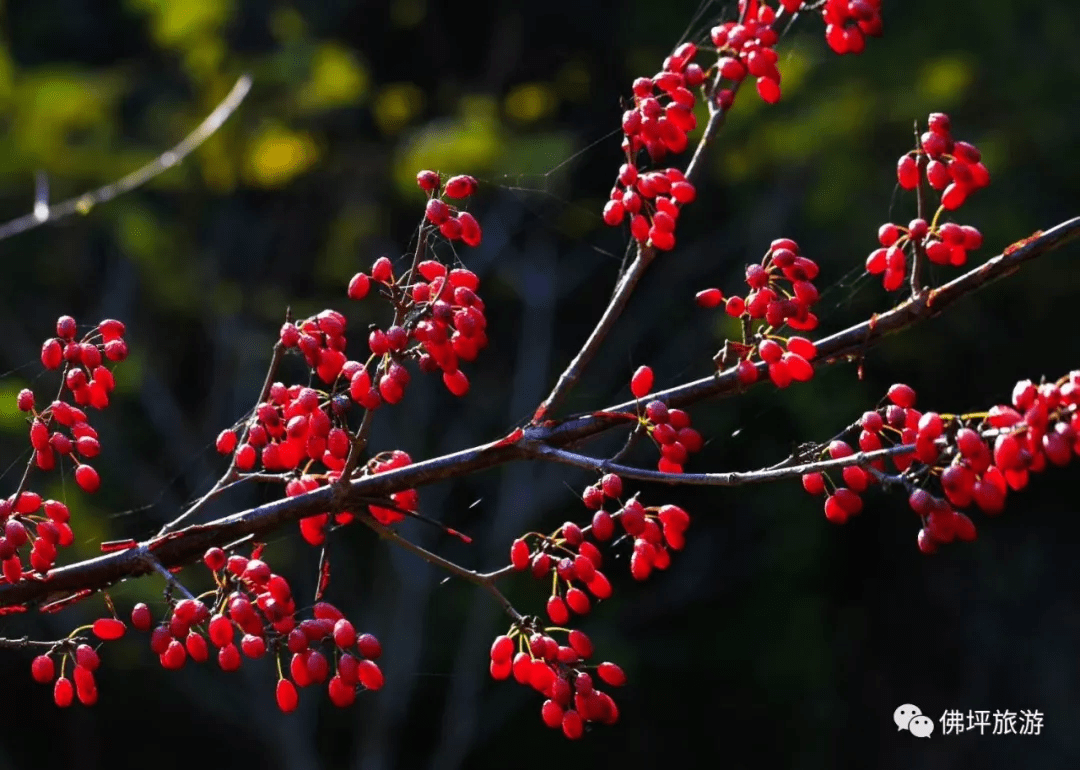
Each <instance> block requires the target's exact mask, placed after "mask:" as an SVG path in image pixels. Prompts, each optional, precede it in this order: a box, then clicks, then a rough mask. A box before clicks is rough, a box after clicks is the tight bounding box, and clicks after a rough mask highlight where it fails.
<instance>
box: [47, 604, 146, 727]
mask: <svg viewBox="0 0 1080 770" xmlns="http://www.w3.org/2000/svg"><path fill="white" fill-rule="evenodd" d="M87 629H89V630H91V631H92V632H93V634H94V636H96V637H97V638H98V639H100V640H102V641H105V642H109V641H113V640H116V639H119V638H120V637H122V636H123V635H124V632H125V631H126V630H127V627H126V626H125V625H124V622H123V621H121V620H118V619H117V618H98V619H97V620H95V621H94V622H93V624H92V625H90V626H86V627H84V628H77V629H75V630H74V631H73V632H72V633H71V636H69V637H68V638H67V639H64V640H62V641H60V642H57V643H56V645H54V646H53V648H52V649H51V650H49V652H46V653H43V654H41V655H38V656H37V657H36V658H34V659H33V661H31V663H30V675H31V676H32V677H33V678H34V681H35V682H38V683H39V684H49V683H50V682H53V680H54V679H55V680H56V681H55V682H54V684H53V702H54V703H56V705H57V706H60V707H61V708H66V707H68V706H70V705H71V704H72V702H73V701H74V699H75V698H76V697H78V699H79V703H81V704H83V705H84V706H92V705H94V704H95V703H97V699H98V691H97V681H96V680H95V678H94V672H95V671H97V669H98V667H99V666H100V665H101V657H100V656H99V655H98V652H97V650H96V649H95V648H94V647H91V646H90V645H89V644H87V643H86V642H85V641H83V639H82V637H78V636H76V634H78V633H79V632H80V631H84V630H87ZM57 658H59V660H60V669H59V672H58V671H57V668H56V659H57ZM68 661H70V662H71V664H72V667H73V668H72V673H71V678H70V679H69V678H68V677H67V676H65V674H64V669H65V668H66V666H67V664H68ZM57 673H59V677H58V676H57Z"/></svg>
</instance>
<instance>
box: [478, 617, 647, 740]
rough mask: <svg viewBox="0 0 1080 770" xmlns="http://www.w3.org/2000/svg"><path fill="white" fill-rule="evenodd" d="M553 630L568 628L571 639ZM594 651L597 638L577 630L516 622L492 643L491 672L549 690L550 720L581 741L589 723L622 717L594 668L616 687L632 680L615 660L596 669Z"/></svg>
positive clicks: (545, 713) (545, 711)
mask: <svg viewBox="0 0 1080 770" xmlns="http://www.w3.org/2000/svg"><path fill="white" fill-rule="evenodd" d="M553 633H565V634H566V643H565V644H559V643H558V642H557V641H556V640H555V639H554V638H553V637H552V636H551V634H553ZM515 637H516V638H517V645H516V647H517V650H518V652H517V653H516V654H515V653H514V649H515V644H514V640H515ZM592 654H593V644H592V640H591V639H589V637H588V636H586V635H585V633H583V632H582V631H579V630H577V629H574V630H571V631H567V630H566V629H562V628H540V627H538V625H537V627H535V628H534V627H533V626H531V625H528V624H515V625H514V626H513V627H511V629H510V631H509V633H508V634H503V635H502V636H498V637H496V638H495V641H494V642H493V643H492V645H491V665H490V670H491V676H492V677H493V678H495V679H497V680H504V679H508V678H510V675H511V674H513V676H514V679H515V681H517V683H518V684H522V685H526V686H529V687H532V688H533V689H534V690H536V691H537V692H539V693H540V694H541V695H543V696H544V697H545V698H546V699H547V700H545V701H544V705H543V706H542V707H541V709H540V717H541V719H543V721H544V724H546V725H547V726H548V727H551V728H553V729H554V728H560V727H561V728H562V731H563V735H565V736H566V737H567V738H570V739H571V740H576V739H578V738H580V737H581V736H582V734H583V733H584V732H585V726H586V724H587V723H589V722H598V723H600V724H606V725H613V724H615V722H617V721H618V719H619V709H618V707H617V706H616V705H615V701H614V700H612V698H611V696H610V695H608V694H607V693H605V692H602V691H600V690H598V689H596V682H595V680H594V679H593V675H592V674H591V673H589V670H590V669H592V670H594V672H595V674H596V676H597V677H598V678H599V679H600V680H601V681H602V682H604V683H605V684H607V685H609V686H611V687H621V686H622V685H624V684H625V683H626V675H625V674H624V673H623V670H622V669H621V668H619V666H618V665H616V664H614V663H608V662H604V663H601V664H599V665H598V666H596V667H595V668H593V666H591V665H587V664H586V661H587V660H588V659H589V658H591V657H592Z"/></svg>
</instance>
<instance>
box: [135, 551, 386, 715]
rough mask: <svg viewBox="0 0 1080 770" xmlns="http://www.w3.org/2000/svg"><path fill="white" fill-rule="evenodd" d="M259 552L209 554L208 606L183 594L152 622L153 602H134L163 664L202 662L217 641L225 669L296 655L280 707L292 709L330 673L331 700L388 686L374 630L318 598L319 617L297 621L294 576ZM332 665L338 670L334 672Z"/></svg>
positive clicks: (281, 685)
mask: <svg viewBox="0 0 1080 770" xmlns="http://www.w3.org/2000/svg"><path fill="white" fill-rule="evenodd" d="M258 556H259V554H258V551H256V552H255V553H253V554H252V557H251V558H247V557H245V556H241V555H239V554H233V555H231V556H228V555H226V553H225V552H224V551H223V550H221V549H220V548H211V549H210V550H208V551H207V552H206V555H205V556H204V557H203V562H204V563H205V564H206V566H207V567H209V568H210V569H211V570H212V571H213V573H214V579H215V582H216V583H217V589H216V591H214V593H213V599H212V602H211V606H209V607H208V606H207V605H206V603H204V602H203V601H202V600H200V599H182V600H180V601H177V602H175V603H174V604H172V606H171V607H170V612H169V615H168V617H167V618H166V619H164V620H163V621H162V622H161V623H160V624H159V625H157V626H156V627H153V619H152V616H151V613H150V609H149V607H147V605H146V604H143V603H139V604H137V605H135V607H134V609H133V610H132V614H131V622H132V626H134V627H135V628H136V629H138V630H140V631H150V632H151V633H150V649H152V650H153V651H154V652H155V653H157V654H158V657H159V659H160V662H161V665H162V666H163V667H164V668H167V669H170V670H175V669H179V668H181V667H182V666H183V665H184V664H185V662H186V661H187V660H188V659H189V658H190V659H191V660H192V661H194V662H196V663H203V662H205V661H206V660H208V659H209V657H210V654H211V648H212V647H213V648H216V649H217V662H218V665H219V666H220V667H221V669H222V670H223V671H235V670H236V669H238V668H239V667H240V665H241V663H242V660H243V658H242V656H245V657H248V658H251V659H257V658H261V657H263V655H265V654H266V653H267V651H268V650H269V651H272V652H273V653H274V654H275V655H278V656H280V655H286V654H291V657H290V659H289V677H291V678H286V677H284V676H281V677H280V679H279V681H278V684H277V693H276V694H277V703H278V707H279V708H280V709H281V710H282V711H285V712H289V711H293V710H294V709H295V708H296V706H297V703H298V694H297V690H296V688H297V687H307V686H310V685H317V684H323V683H324V682H326V681H327V679H328V678H329V683H328V689H329V693H330V700H331V702H333V703H334V705H336V706H348V705H349V704H351V703H352V702H353V701H354V700H355V698H356V691H357V688H358V687H360V686H362V687H364V688H366V689H369V690H378V689H379V688H381V687H382V685H383V675H382V672H381V671H380V670H379V667H378V665H377V664H376V663H375V662H374V659H376V658H378V657H379V656H380V655H381V654H382V647H381V645H380V644H379V641H378V640H377V639H376V638H375V637H374V636H372V635H371V634H359V635H358V634H357V633H356V629H355V628H354V626H353V624H352V623H351V622H350V621H349V620H348V619H346V618H345V617H344V615H342V613H341V611H340V610H338V609H337V608H336V607H335V606H333V605H332V604H329V603H328V602H324V601H320V602H316V604H315V607H314V609H313V617H312V618H309V619H306V620H298V619H297V617H296V612H297V608H296V602H295V600H294V599H293V595H292V589H291V588H290V587H289V583H288V581H287V580H286V579H285V578H284V577H282V576H281V575H278V574H275V573H274V572H272V571H271V569H270V567H269V565H267V564H266V562H265V561H263V560H262V559H260V558H258ZM152 627H153V628H152ZM151 629H152V630H151ZM238 637H239V639H238ZM353 648H355V651H353ZM332 665H336V673H335V674H334V676H333V677H330V669H331V666H332Z"/></svg>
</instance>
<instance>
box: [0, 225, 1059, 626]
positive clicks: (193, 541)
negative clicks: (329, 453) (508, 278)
mask: <svg viewBox="0 0 1080 770" xmlns="http://www.w3.org/2000/svg"><path fill="white" fill-rule="evenodd" d="M1078 236H1080V217H1077V218H1074V219H1070V220H1068V221H1066V222H1062V223H1061V224H1059V225H1057V226H1056V227H1054V228H1052V229H1050V230H1048V231H1046V232H1044V233H1040V234H1038V235H1035V236H1032V237H1031V238H1028V239H1025V240H1023V241H1020V242H1018V243H1015V244H1013V245H1012V246H1010V247H1009V248H1007V249H1006V250H1005V252H1004V253H1002V254H1000V255H998V256H996V257H994V258H992V259H990V260H989V261H988V262H986V263H985V264H983V265H980V266H979V267H976V268H974V269H972V270H970V271H969V272H967V273H965V274H963V275H962V276H960V277H959V278H956V279H955V280H953V281H950V282H949V283H947V284H945V285H943V286H941V287H940V288H938V289H935V290H933V291H929V292H924V293H923V295H922V296H920V297H919V298H917V299H912V300H908V301H906V302H904V303H902V304H901V305H899V306H898V307H896V308H894V309H892V310H890V311H888V312H886V313H884V314H882V315H880V316H875V317H874V318H872V319H870V320H869V321H865V322H863V323H860V324H856V325H855V326H852V327H851V328H849V329H846V330H844V331H842V332H838V333H836V334H833V335H832V336H830V337H826V338H825V339H823V340H820V341H818V342H817V349H818V353H819V365H820V363H833V362H836V361H839V360H843V359H844V357H846V356H848V355H852V354H856V353H860V352H862V351H863V350H865V349H866V348H868V347H870V346H872V345H875V344H877V343H878V342H880V341H881V340H882V339H883V338H884V337H885V336H887V335H889V334H893V333H896V332H898V331H901V330H903V329H906V328H908V327H910V326H913V325H915V324H916V323H918V322H919V321H921V320H924V319H927V318H931V317H933V316H936V315H938V314H940V313H941V312H943V311H944V310H945V309H946V308H948V307H950V306H951V305H953V304H954V303H956V302H957V301H959V300H960V299H962V298H964V297H965V296H967V295H968V294H971V293H972V292H974V291H976V290H978V289H979V288H981V287H983V286H985V285H987V284H989V283H990V282H992V281H994V280H997V279H999V278H1002V277H1004V276H1007V275H1011V274H1012V273H1014V272H1016V271H1017V270H1018V269H1019V268H1020V267H1021V266H1022V265H1023V264H1024V263H1025V262H1027V261H1029V260H1032V259H1034V258H1036V257H1038V256H1041V255H1042V254H1046V253H1048V252H1050V251H1052V250H1054V249H1056V248H1058V247H1060V246H1062V245H1064V244H1066V243H1068V242H1070V241H1072V240H1074V239H1076V238H1077V237H1078ZM759 369H760V370H761V373H762V378H761V379H762V381H767V380H766V378H765V376H764V364H759ZM744 389H745V387H744V386H740V385H739V383H738V380H737V378H736V375H735V372H734V371H733V370H728V371H725V372H723V373H720V374H718V375H715V376H712V377H707V378H705V379H702V380H697V381H695V382H691V383H687V384H685V385H682V386H680V387H677V388H671V389H669V390H666V391H661V392H659V393H656V394H654V397H655V398H659V399H661V400H662V401H664V402H666V403H667V404H668V405H669V406H674V407H684V406H689V405H691V404H694V403H696V402H699V401H702V400H705V399H707V398H714V397H719V396H730V395H733V394H735V393H737V392H739V391H741V390H744ZM635 407H636V404H635V402H628V403H625V404H617V405H613V406H609V407H607V408H606V409H605V410H604V411H605V412H612V413H618V412H626V411H632V410H634V409H635ZM626 424H627V423H626V421H625V420H623V419H620V418H616V417H612V416H608V415H605V414H602V413H598V414H595V415H585V416H581V417H577V418H575V419H571V420H568V421H566V422H563V423H553V422H548V423H543V424H541V425H535V426H529V427H528V428H526V429H524V430H523V431H522V433H521V436H520V437H519V438H518V440H517V441H512V440H511V439H510V437H508V438H507V439H506V440H505V442H504V441H497V442H494V443H492V444H486V445H484V446H481V447H473V448H470V449H465V450H463V451H460V452H455V453H453V454H449V455H444V456H442V457H436V458H433V459H431V460H426V461H424V462H419V463H415V464H413V465H408V466H406V467H404V468H397V469H395V470H392V471H386V472H385V473H379V474H376V475H373V476H364V477H362V478H360V479H357V480H355V481H352V482H351V483H350V484H349V486H348V488H343V487H323V488H321V489H317V490H315V491H313V492H308V493H306V494H303V495H298V496H296V497H289V498H284V499H282V500H277V501H275V502H272V503H268V504H266V505H262V506H259V507H257V508H252V509H250V510H247V511H242V512H240V513H235V514H232V515H231V516H225V517H223V518H220V519H217V520H216V521H213V522H209V523H207V524H199V525H194V526H190V527H187V528H186V529H182V530H179V531H177V532H172V533H169V534H166V535H163V536H159V537H155V538H153V539H151V540H149V541H146V542H144V543H140V544H138V545H136V546H134V547H133V548H130V549H128V550H126V551H119V552H116V553H112V554H107V555H104V556H99V557H97V558H94V559H89V560H87V561H83V562H78V563H76V564H71V565H68V566H66V567H60V568H58V569H55V570H52V571H51V572H50V573H49V574H48V575H47V576H46V577H44V578H38V579H33V578H27V579H24V580H22V581H20V582H19V583H15V584H3V585H0V607H3V606H12V605H16V604H39V603H42V602H46V601H51V600H55V599H60V598H63V597H65V596H68V595H70V594H72V593H74V592H75V591H78V590H83V589H90V590H100V589H102V588H107V587H108V586H110V585H112V584H114V583H117V582H119V581H121V580H124V579H126V578H129V577H137V576H139V575H145V574H146V573H148V572H150V571H152V570H153V567H152V566H151V565H150V563H148V562H147V559H146V556H147V555H148V554H149V555H152V556H153V557H154V559H156V560H157V562H158V563H160V564H161V565H163V566H164V567H165V568H166V569H172V568H175V567H180V566H184V565H187V564H191V563H193V562H194V561H196V560H197V559H199V558H200V557H201V556H202V554H203V553H204V552H205V551H206V549H207V548H210V547H211V546H224V545H226V544H228V543H231V542H233V541H236V540H239V539H241V538H244V537H247V536H252V535H254V536H256V537H259V536H263V535H266V534H267V533H270V532H272V531H274V530H276V529H278V528H279V527H281V526H283V525H285V524H288V523H290V522H294V521H297V520H299V519H301V518H303V517H305V516H313V515H316V514H319V513H323V512H325V511H345V510H356V509H357V508H359V507H360V506H361V505H363V502H362V501H363V500H365V499H370V498H371V497H386V496H388V495H390V494H393V493H394V492H398V491H401V490H403V489H409V488H412V487H419V486H424V485H427V484H433V483H436V482H439V481H444V480H446V479H450V478H454V477H457V476H464V475H468V474H471V473H475V472H477V471H480V470H484V469H487V468H493V467H495V466H498V465H502V464H504V463H508V462H514V461H518V460H527V459H529V458H530V456H531V455H532V453H533V452H534V451H535V449H534V448H535V447H536V446H538V445H545V444H546V445H548V446H551V447H556V448H564V447H568V446H572V445H574V444H576V443H578V442H581V441H584V440H586V439H589V438H593V437H595V436H598V435H600V434H602V433H604V432H606V431H608V430H610V429H611V428H613V427H617V426H625V425H626ZM484 577H491V575H490V574H488V575H484Z"/></svg>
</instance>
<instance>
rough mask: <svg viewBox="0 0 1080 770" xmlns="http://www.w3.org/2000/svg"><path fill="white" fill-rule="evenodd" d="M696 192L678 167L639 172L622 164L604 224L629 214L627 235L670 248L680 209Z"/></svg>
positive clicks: (617, 220)
mask: <svg viewBox="0 0 1080 770" xmlns="http://www.w3.org/2000/svg"><path fill="white" fill-rule="evenodd" d="M696 195H697V191H696V190H695V189H694V186H693V185H692V184H690V182H688V181H686V177H685V176H684V175H683V173H682V172H681V171H680V170H679V169H677V168H669V169H664V170H662V171H651V172H647V173H640V172H639V171H638V168H637V166H634V165H632V164H630V163H624V164H623V165H622V168H620V169H619V178H618V180H617V181H616V183H615V187H614V188H612V190H611V199H610V200H609V201H608V202H607V204H606V205H605V206H604V223H605V224H608V225H613V226H614V225H618V224H620V223H621V222H622V221H623V220H624V219H625V218H626V217H627V215H629V216H630V234H631V235H632V236H633V237H634V239H635V240H637V241H639V242H640V243H648V244H651V245H653V246H655V247H656V248H658V249H660V250H661V251H670V250H671V249H673V248H675V225H676V223H677V222H678V219H679V209H680V207H681V206H682V205H683V204H686V203H690V202H691V201H692V200H694V198H695V197H696Z"/></svg>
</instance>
